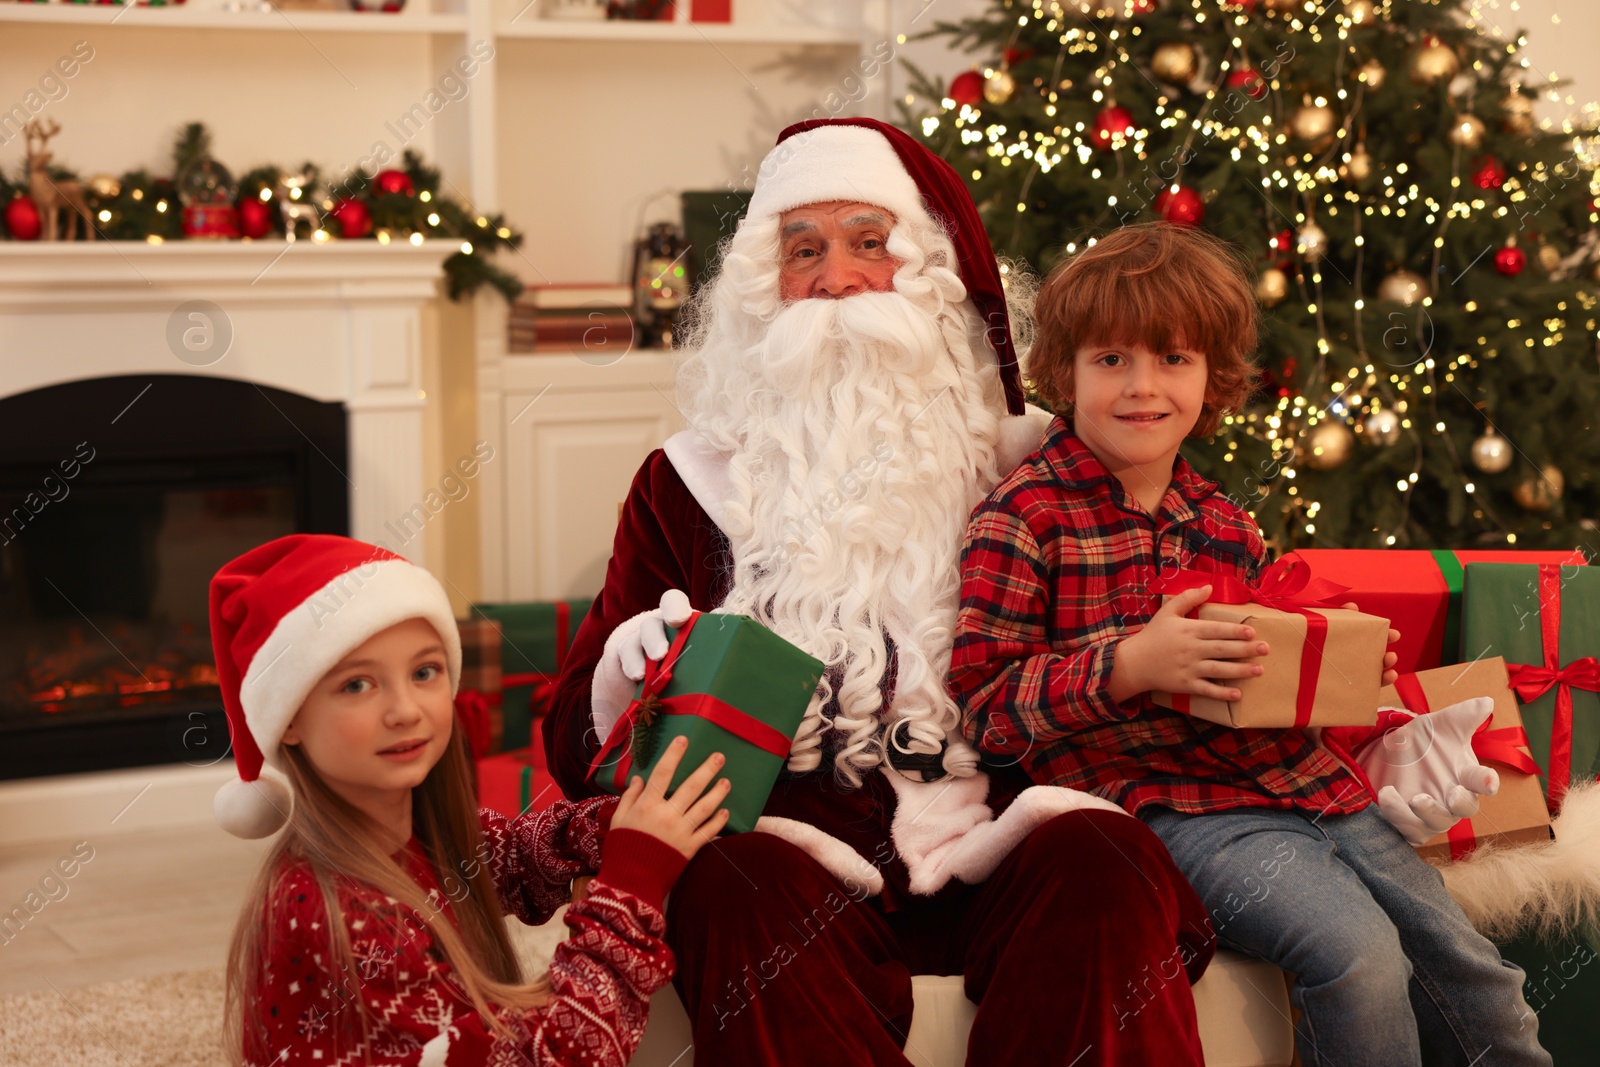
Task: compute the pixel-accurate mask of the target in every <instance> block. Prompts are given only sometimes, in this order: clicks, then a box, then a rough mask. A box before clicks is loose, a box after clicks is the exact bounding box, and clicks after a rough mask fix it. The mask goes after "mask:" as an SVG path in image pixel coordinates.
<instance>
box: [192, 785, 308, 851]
mask: <svg viewBox="0 0 1600 1067" xmlns="http://www.w3.org/2000/svg"><path fill="white" fill-rule="evenodd" d="M293 806H294V797H293V795H292V794H291V793H290V790H289V784H288V783H287V782H285V781H284V780H283V779H281V778H279V777H277V776H276V775H272V774H265V773H264V774H262V775H261V776H260V777H259V778H257V779H256V780H255V781H253V782H245V781H241V780H240V779H238V778H232V779H229V780H228V781H226V782H223V783H222V788H221V789H218V790H217V795H216V796H215V797H214V798H213V799H212V801H211V813H212V814H213V815H214V816H216V820H217V825H218V826H220V827H222V828H223V829H224V830H226V831H228V833H230V834H232V835H233V836H234V837H242V838H244V839H245V840H247V841H255V840H257V839H259V838H263V837H271V836H272V835H273V834H275V833H277V832H278V831H279V830H281V829H283V825H284V823H286V822H288V821H289V812H290V810H291V809H292V808H293Z"/></svg>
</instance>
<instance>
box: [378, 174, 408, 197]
mask: <svg viewBox="0 0 1600 1067" xmlns="http://www.w3.org/2000/svg"><path fill="white" fill-rule="evenodd" d="M372 185H373V187H374V188H375V189H377V190H378V192H380V193H404V194H405V195H406V196H410V195H412V193H413V192H415V190H414V189H413V188H412V185H411V175H409V174H407V173H406V172H405V171H403V170H380V171H379V172H378V173H377V174H375V175H374V176H373V178H372Z"/></svg>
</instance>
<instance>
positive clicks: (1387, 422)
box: [1361, 408, 1400, 445]
mask: <svg viewBox="0 0 1600 1067" xmlns="http://www.w3.org/2000/svg"><path fill="white" fill-rule="evenodd" d="M1361 428H1362V429H1364V430H1366V431H1367V439H1368V440H1370V441H1371V442H1372V443H1373V444H1375V445H1392V444H1394V443H1395V442H1396V441H1398V440H1400V416H1399V415H1396V414H1395V413H1394V412H1393V411H1390V410H1389V409H1388V408H1379V409H1378V410H1377V411H1374V412H1373V413H1372V414H1371V415H1368V416H1367V419H1366V421H1365V422H1363V423H1362V424H1361Z"/></svg>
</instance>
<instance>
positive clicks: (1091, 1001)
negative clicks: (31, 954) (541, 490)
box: [544, 120, 1213, 1067]
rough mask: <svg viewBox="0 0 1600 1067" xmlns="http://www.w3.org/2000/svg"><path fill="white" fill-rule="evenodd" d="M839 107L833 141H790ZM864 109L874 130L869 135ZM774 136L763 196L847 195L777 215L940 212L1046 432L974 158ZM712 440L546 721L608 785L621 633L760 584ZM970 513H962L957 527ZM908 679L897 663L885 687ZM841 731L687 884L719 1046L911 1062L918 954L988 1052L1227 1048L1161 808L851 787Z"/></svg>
mask: <svg viewBox="0 0 1600 1067" xmlns="http://www.w3.org/2000/svg"><path fill="white" fill-rule="evenodd" d="M819 126H820V127H821V129H820V130H818V134H819V136H817V137H816V138H814V139H808V138H807V137H800V138H799V139H798V140H797V141H796V142H795V143H793V144H790V145H788V146H786V145H785V141H786V140H787V139H788V138H790V137H791V136H794V135H795V134H796V133H802V134H803V133H807V132H808V131H809V130H812V129H815V128H817V127H819ZM844 127H849V128H848V129H847V130H845V133H844V134H841V135H840V136H839V138H838V145H846V146H853V151H852V154H850V155H848V156H845V157H842V158H841V157H838V156H837V155H834V156H830V154H829V152H830V149H829V145H830V144H832V143H833V142H831V141H830V140H829V138H831V137H833V136H834V134H835V132H836V131H839V130H840V129H841V128H844ZM863 131H870V135H871V137H872V138H874V140H873V143H872V144H870V145H868V146H867V151H865V152H861V151H859V148H860V141H859V138H860V137H861V135H862V132H863ZM884 144H886V145H887V146H888V147H889V148H892V150H893V155H892V156H891V155H889V154H888V153H886V152H884V151H882V148H883V146H884ZM786 147H787V152H786ZM834 147H835V148H837V145H835V146H834ZM808 153H815V156H814V157H813V156H812V155H808ZM858 156H860V157H862V158H864V159H866V162H864V163H863V164H862V168H864V171H865V172H864V173H863V172H862V170H861V169H857V168H855V161H856V159H857V157H858ZM774 157H781V158H779V159H778V160H777V166H776V167H775V168H773V167H769V166H767V165H764V167H763V170H762V174H761V177H760V178H758V183H757V192H756V199H755V200H754V201H753V202H752V207H751V215H752V216H755V215H757V214H758V213H759V212H760V210H761V204H762V193H763V183H766V184H767V187H768V190H769V193H770V190H771V189H773V188H780V187H781V186H782V183H783V182H784V181H791V182H793V181H799V180H800V177H797V176H804V177H805V180H806V181H819V182H820V186H819V187H820V188H821V189H822V191H820V192H819V193H817V195H814V196H812V197H811V199H809V200H805V199H798V200H797V199H794V195H793V194H791V201H792V202H789V203H780V204H778V205H777V206H776V207H772V206H771V205H770V203H769V206H768V208H767V213H768V215H771V214H772V212H773V211H775V210H786V209H787V208H788V207H792V206H796V205H798V204H803V203H812V202H820V201H830V200H841V199H842V200H850V201H861V202H867V203H875V204H883V205H884V206H886V207H888V208H890V209H891V210H893V211H894V212H895V213H896V215H897V217H900V218H904V217H906V216H907V215H911V214H914V213H917V212H919V211H920V210H921V203H925V204H926V205H927V207H928V208H929V209H930V210H931V211H932V213H934V214H936V215H937V216H938V217H939V220H940V223H941V225H942V228H943V230H944V231H945V232H947V233H949V234H950V235H951V237H952V238H953V239H954V241H955V248H956V252H957V257H958V258H959V260H960V264H959V265H960V281H961V282H962V283H964V284H965V289H966V292H967V293H968V294H969V298H970V299H971V301H972V302H973V304H975V305H976V306H977V309H978V312H979V314H980V315H982V316H983V318H984V319H985V320H987V326H988V335H987V336H988V339H989V342H990V344H991V345H992V347H993V349H994V352H993V353H991V357H993V356H995V355H997V356H998V360H999V365H1000V373H1001V376H1002V377H1003V379H1004V381H1005V386H1006V401H1008V403H1007V404H1006V407H1007V408H1008V409H1009V411H1010V415H1009V417H1006V418H1004V419H1003V425H1002V426H1001V428H1000V433H999V438H998V440H996V441H995V442H994V443H993V454H992V455H991V456H989V458H988V460H987V462H988V463H989V464H991V466H993V465H997V469H998V471H999V473H1000V474H1003V473H1005V472H1007V471H1009V470H1010V469H1011V467H1012V466H1014V465H1015V463H1016V461H1017V460H1019V459H1021V458H1022V456H1024V455H1025V454H1026V453H1027V452H1028V451H1030V450H1032V448H1033V447H1034V446H1035V445H1036V444H1037V441H1038V438H1039V434H1040V432H1041V431H1042V429H1043V424H1044V420H1043V419H1041V418H1036V417H1034V416H1033V415H1032V414H1024V413H1023V407H1022V404H1021V398H1020V389H1019V388H1018V377H1017V368H1016V362H1015V357H1014V356H1013V355H1012V353H1011V351H1010V338H1009V334H1008V333H1007V332H1006V330H1005V310H1004V304H1003V299H1002V298H1001V295H1000V287H999V285H998V274H997V273H996V268H995V265H994V261H993V254H992V252H990V251H989V248H988V243H987V239H986V238H984V237H983V236H982V229H981V226H980V225H979V224H978V221H977V216H976V212H975V210H973V208H972V204H971V201H970V199H968V198H967V196H966V193H965V191H964V189H962V187H961V186H960V182H959V179H958V178H957V177H956V176H955V175H954V174H953V172H951V171H949V168H948V167H947V166H945V165H944V164H943V163H942V162H941V161H939V160H937V159H936V158H935V157H933V156H931V154H928V153H926V151H925V150H923V149H922V148H921V147H920V146H919V145H917V144H916V143H915V142H914V141H911V140H910V139H909V138H906V137H905V135H904V134H901V133H899V132H898V131H894V130H891V129H889V128H887V127H882V126H879V125H878V124H876V123H872V122H870V121H869V120H836V121H834V122H828V123H821V124H818V123H807V124H802V127H799V128H793V129H791V130H788V131H785V133H784V136H783V137H781V138H780V143H779V147H778V149H775V150H774V156H773V157H769V160H768V164H771V163H773V160H774ZM884 159H888V160H889V163H888V164H887V168H888V170H890V171H894V169H895V167H896V163H895V160H896V159H898V165H899V166H900V167H903V168H904V169H903V170H899V171H897V172H895V173H892V174H891V175H890V177H889V178H888V179H884V178H883V171H884V164H883V160H884ZM873 160H876V161H877V163H876V166H877V167H878V170H877V171H874V169H873V168H874V163H873V162H872V161H873ZM808 168H810V170H808ZM852 170H855V171H856V172H855V173H849V174H848V175H847V180H848V183H849V184H848V188H849V189H850V190H852V195H845V196H840V195H828V192H827V189H828V188H829V186H828V185H827V182H828V180H829V179H828V178H827V175H828V174H830V173H833V172H840V171H843V172H849V171H852ZM813 171H814V172H815V174H820V175H822V177H821V178H820V179H818V178H816V177H815V175H813V174H812V172H813ZM908 173H909V175H910V176H911V177H912V178H914V179H915V190H914V192H913V193H912V194H911V196H912V197H913V199H916V198H918V197H920V201H921V203H908V202H906V201H905V200H904V199H903V198H902V199H896V193H895V192H894V190H893V189H892V188H891V189H890V191H888V192H883V193H882V197H881V198H880V196H879V193H880V189H881V187H882V186H883V185H885V184H888V185H890V186H894V185H895V183H896V182H900V181H901V179H904V178H905V176H906V175H907V174H908ZM906 184H908V183H904V182H902V184H901V186H900V187H901V188H902V189H903V188H904V186H905V185H906ZM856 190H859V192H855V191H856ZM767 199H768V201H769V202H770V201H771V199H772V198H771V196H770V195H769V196H768V198H767ZM748 221H749V220H748V219H747V224H748ZM852 299H853V298H852ZM844 302H847V301H841V303H844ZM986 350H987V349H986ZM693 421H694V419H693V416H692V414H691V422H693ZM709 436H711V435H709V434H704V433H697V432H695V431H686V432H685V433H682V434H679V435H677V436H676V437H674V438H673V439H672V440H670V441H669V442H668V443H667V446H666V447H665V448H664V449H663V450H659V451H656V452H653V453H652V454H651V455H650V456H649V458H648V459H647V460H646V461H645V464H644V466H643V467H642V468H641V470H640V471H639V474H638V475H637V477H636V478H635V480H634V483H633V486H632V488H631V490H630V491H629V494H628V498H627V501H626V503H625V505H624V507H623V513H622V518H621V522H620V525H619V528H618V531H617V536H616V542H615V545H614V548H613V555H612V558H611V562H610V565H609V568H608V570H607V572H606V580H605V586H604V588H603V590H602V591H601V592H600V594H599V596H598V597H597V598H596V599H595V602H594V605H593V607H592V608H591V609H590V611H589V614H588V615H587V617H586V618H585V620H584V623H583V626H582V627H581V628H580V630H579V632H578V634H577V636H576V638H575V640H574V642H573V646H572V649H571V651H570V653H569V656H568V659H567V662H566V666H565V668H564V669H563V671H562V674H561V678H560V681H559V684H558V687H557V692H556V695H555V699H554V703H553V706H552V709H551V712H550V715H549V717H548V718H547V720H546V722H545V726H544V731H545V732H544V741H545V746H546V749H547V752H548V754H549V759H550V766H551V769H552V771H553V773H554V775H555V778H556V780H557V782H558V784H559V785H560V786H561V787H562V789H563V791H564V792H565V793H566V794H567V795H568V796H569V797H580V796H588V795H592V794H594V793H595V792H596V790H595V788H594V787H593V786H592V785H590V784H589V783H588V782H587V781H586V775H587V772H588V768H589V764H590V760H591V759H592V758H593V756H594V754H595V753H596V752H597V751H598V748H599V744H600V741H601V740H602V738H601V736H600V734H601V732H602V731H603V730H604V729H605V723H604V721H603V719H602V720H601V721H600V722H599V723H597V722H596V720H595V719H594V718H592V706H593V697H594V694H595V692H596V689H595V686H596V680H595V676H596V669H597V667H600V668H601V674H602V675H604V674H605V670H606V668H605V666H604V664H603V663H602V659H603V657H604V656H605V655H607V647H606V646H607V640H608V638H610V637H612V635H613V633H614V632H617V631H618V630H619V627H621V628H623V631H624V632H625V631H626V628H627V627H628V626H629V625H630V623H631V622H632V621H633V620H635V619H636V617H638V616H640V615H641V614H642V613H645V612H648V611H650V610H651V609H654V608H656V607H657V605H658V604H659V603H660V601H661V597H662V594H663V593H664V592H665V591H667V590H670V589H679V590H682V591H683V592H684V593H686V594H687V595H688V598H689V601H690V603H691V604H693V605H694V606H695V607H696V608H702V609H709V608H715V607H717V606H719V605H722V604H723V603H724V601H725V599H727V598H728V596H729V592H730V588H731V587H732V586H733V584H734V581H735V564H736V556H737V552H736V551H735V547H734V545H733V544H732V543H731V542H730V537H729V535H728V534H727V533H725V526H727V525H728V524H730V523H732V522H735V521H736V520H734V519H731V518H730V511H729V502H730V501H731V500H733V499H734V498H735V497H737V491H736V490H735V488H734V484H735V480H734V479H732V478H730V475H729V465H730V452H728V451H723V450H721V449H718V448H717V447H715V446H714V445H713V444H710V443H708V441H707V438H708V437H709ZM987 488H988V487H987V486H984V487H982V491H987ZM964 522H965V515H960V516H957V517H956V523H955V528H956V529H957V531H959V529H960V527H961V526H962V525H964ZM958 542H959V533H958V534H957V543H958ZM797 643H799V642H797ZM894 678H895V674H894V671H893V669H892V665H891V669H890V670H889V671H888V672H887V674H886V677H885V681H884V683H883V687H884V689H885V690H887V691H890V692H892V691H893V689H894ZM834 699H835V701H837V700H838V699H839V698H838V696H837V694H835V696H834ZM891 704H892V701H891ZM797 747H798V741H797ZM821 747H822V752H823V757H822V762H821V766H820V767H818V768H817V769H816V770H812V771H809V772H808V773H792V774H791V773H786V774H785V775H784V776H783V777H781V778H780V780H779V782H778V784H777V787H776V788H775V790H774V792H773V794H772V797H771V799H770V800H769V802H768V803H767V806H766V808H765V811H764V813H763V818H762V820H761V821H760V823H759V824H758V827H757V832H753V833H746V834H738V835H730V836H728V837H724V838H723V839H721V840H719V841H717V842H715V843H713V844H712V845H709V846H707V847H706V848H705V849H703V850H702V851H701V852H700V853H699V854H698V855H697V856H696V857H695V859H694V860H693V861H692V862H691V863H690V864H689V866H688V868H687V870H686V871H685V872H684V875H683V877H682V879H681V880H680V881H679V882H678V885H677V888H676V889H675V890H674V892H673V894H672V898H671V900H670V901H669V905H668V932H667V939H668V943H669V944H670V945H671V947H672V949H673V951H674V952H675V953H676V954H677V958H678V972H677V977H676V979H675V984H676V985H677V988H678V991H679V993H680V994H681V996H682V998H683V1001H684V1004H685V1006H686V1008H687V1009H688V1013H689V1017H690V1020H691V1022H692V1024H693V1026H694V1039H695V1046H694V1048H695V1062H696V1063H697V1064H701V1065H708V1064H714V1065H718V1067H722V1065H739V1067H745V1065H749V1067H756V1065H762V1064H774V1065H776V1064H786V1065H798V1064H816V1063H827V1064H830V1065H832V1064H862V1065H868V1064H871V1065H883V1064H888V1065H893V1064H903V1063H905V1062H906V1060H905V1059H904V1056H903V1053H902V1048H903V1046H904V1044H905V1039H906V1034H907V1031H908V1028H909V1026H910V1023H911V1016H912V993H911V976H912V975H914V974H952V975H953V974H960V975H963V976H964V978H965V982H966V993H967V996H968V997H969V998H970V999H971V1000H973V1001H974V1002H976V1003H977V1004H978V1005H979V1010H978V1015H977V1020H976V1023H975V1024H974V1027H973V1031H972V1037H971V1042H970V1045H969V1056H968V1063H969V1064H974V1065H979V1064H983V1065H988V1064H994V1065H1001V1064H1004V1065H1008V1067H1022V1065H1033V1064H1037V1065H1045V1064H1075V1065H1080V1067H1088V1065H1091V1064H1113V1063H1117V1064H1161V1065H1163V1067H1165V1065H1168V1064H1174V1065H1175V1064H1199V1063H1201V1062H1202V1057H1201V1053H1200V1043H1199V1036H1198V1029H1197V1024H1196V1020H1195V1014H1194V1006H1193V1001H1192V998H1191V995H1190V989H1189V986H1190V983H1191V982H1193V981H1194V980H1196V979H1197V978H1198V977H1199V976H1200V974H1201V972H1202V971H1203V970H1204V969H1205V967H1206V964H1207V963H1208V962H1209V960H1210V957H1211V953H1212V948H1213V942H1212V941H1211V939H1210V938H1209V937H1208V936H1207V934H1206V922H1205V915H1204V911H1203V909H1202V908H1201V905H1200V903H1199V901H1198V899H1197V898H1196V897H1195V895H1194V893H1193V891H1192V890H1191V889H1190V888H1189V886H1188V883H1187V882H1186V881H1185V880H1184V878H1183V876H1182V875H1181V874H1180V873H1179V872H1178V871H1177V870H1176V868H1175V867H1174V866H1173V865H1172V862H1171V860H1170V859H1169V858H1168V856H1167V854H1166V851H1165V850H1164V848H1163V847H1162V845H1161V844H1160V842H1159V841H1158V840H1157V839H1156V838H1155V836H1154V835H1153V834H1151V833H1150V832H1149V831H1148V830H1146V829H1145V828H1144V826H1143V825H1142V824H1140V823H1139V822H1138V821H1136V820H1135V819H1132V818H1130V817H1128V816H1127V815H1125V814H1123V813H1121V812H1120V811H1119V810H1116V809H1114V808H1112V807H1111V806H1110V805H1108V804H1106V803H1104V802H1101V801H1098V800H1097V798H1093V797H1089V796H1087V795H1085V794H1082V793H1077V792H1075V791H1072V790H1065V789H1054V788H1044V787H1031V788H1030V787H1029V786H1028V783H1027V781H1026V780H1025V779H1023V778H1022V777H1021V776H1020V773H1019V772H1016V771H1015V770H1013V769H998V770H996V769H988V771H987V773H983V772H980V773H976V774H973V773H972V772H971V769H970V768H967V769H965V770H964V771H962V772H961V773H959V774H953V775H945V776H944V777H942V778H940V779H939V780H937V781H933V782H923V781H921V780H916V781H913V780H912V777H915V776H912V777H907V776H904V775H901V774H900V773H899V772H897V771H895V770H892V769H888V768H879V769H876V770H874V771H872V772H871V773H865V774H863V775H860V776H859V778H860V780H861V784H860V785H859V786H857V787H850V786H848V785H847V784H844V783H842V782H841V776H840V775H836V774H835V773H833V768H832V767H831V765H830V764H831V761H832V759H833V758H836V757H837V755H838V752H839V748H840V743H839V742H838V740H837V739H829V738H826V737H825V738H824V742H823V744H822V746H821ZM791 765H792V764H791ZM946 766H947V767H948V766H950V764H949V763H947V764H946Z"/></svg>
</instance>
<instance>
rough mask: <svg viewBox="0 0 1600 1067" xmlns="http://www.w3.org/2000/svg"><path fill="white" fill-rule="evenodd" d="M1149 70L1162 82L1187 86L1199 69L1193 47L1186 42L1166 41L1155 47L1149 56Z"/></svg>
mask: <svg viewBox="0 0 1600 1067" xmlns="http://www.w3.org/2000/svg"><path fill="white" fill-rule="evenodd" d="M1150 69H1151V70H1152V71H1154V72H1155V75H1156V77H1158V78H1160V79H1161V80H1162V81H1164V82H1169V83H1171V84H1173V85H1188V84H1189V83H1190V82H1191V81H1193V80H1194V76H1195V71H1196V70H1197V69H1199V64H1198V57H1197V55H1196V54H1195V50H1194V45H1192V44H1190V43H1189V42H1187V41H1168V42H1167V43H1166V44H1163V45H1157V46H1156V50H1155V51H1154V52H1153V53H1151V55H1150Z"/></svg>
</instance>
